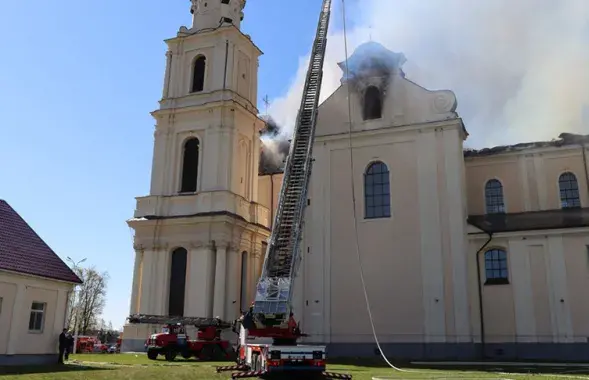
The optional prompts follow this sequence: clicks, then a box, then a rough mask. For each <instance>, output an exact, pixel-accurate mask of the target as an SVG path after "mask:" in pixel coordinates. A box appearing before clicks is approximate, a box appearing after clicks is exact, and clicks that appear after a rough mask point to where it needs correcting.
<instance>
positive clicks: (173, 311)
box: [168, 248, 188, 317]
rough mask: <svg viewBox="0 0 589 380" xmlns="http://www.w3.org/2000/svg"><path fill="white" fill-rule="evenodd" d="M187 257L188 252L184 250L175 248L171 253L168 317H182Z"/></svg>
mask: <svg viewBox="0 0 589 380" xmlns="http://www.w3.org/2000/svg"><path fill="white" fill-rule="evenodd" d="M187 256H188V252H187V251H186V249H184V248H176V249H175V250H174V252H172V265H171V268H170V293H169V300H168V314H169V315H170V316H176V317H183V316H184V296H185V292H186V260H187Z"/></svg>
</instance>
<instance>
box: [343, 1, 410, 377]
mask: <svg viewBox="0 0 589 380" xmlns="http://www.w3.org/2000/svg"><path fill="white" fill-rule="evenodd" d="M342 14H343V21H344V25H343V26H344V49H345V53H346V79H347V80H349V79H350V72H349V70H350V69H349V65H348V37H347V30H346V2H345V0H342ZM347 89H348V123H349V128H350V129H349V133H348V136H349V146H350V167H351V171H352V172H351V174H350V180H351V184H352V208H353V212H354V231H355V237H356V256H357V258H358V267H359V268H360V279H361V280H362V290H363V291H364V300H365V301H366V310H367V311H368V318H369V320H370V326H371V327H372V335H373V337H374V341H375V342H376V346H377V347H378V351H379V352H380V356H382V358H383V359H384V361H385V362H386V363H387V364H388V365H389V367H391V368H392V369H394V370H396V371H400V372H414V371H407V370H404V369H401V368H397V367H395V366H394V365H393V364H392V363H391V362H390V361H389V360H388V359H387V357H386V355H385V354H384V352H383V351H382V348H381V346H380V342H379V341H378V336H377V335H376V328H375V327H374V320H373V318H372V311H371V310H370V301H369V299H368V293H367V291H366V283H365V281H364V269H363V268H362V258H361V256H360V243H359V238H358V220H357V218H356V191H355V187H354V152H353V149H352V103H351V97H350V86H349V84H348V85H347ZM380 379H384V378H383V377H380Z"/></svg>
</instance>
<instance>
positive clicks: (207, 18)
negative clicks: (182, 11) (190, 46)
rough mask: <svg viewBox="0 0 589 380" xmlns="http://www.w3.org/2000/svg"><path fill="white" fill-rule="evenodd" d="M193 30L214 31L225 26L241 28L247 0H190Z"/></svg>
mask: <svg viewBox="0 0 589 380" xmlns="http://www.w3.org/2000/svg"><path fill="white" fill-rule="evenodd" d="M190 1H191V3H192V5H191V7H190V13H192V29H194V30H196V31H200V30H204V29H213V28H216V27H218V26H219V25H223V24H232V25H234V26H235V27H236V28H237V29H239V28H240V24H241V21H242V20H243V8H244V7H245V0H190Z"/></svg>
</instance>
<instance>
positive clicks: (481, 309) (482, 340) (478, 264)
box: [476, 231, 493, 359]
mask: <svg viewBox="0 0 589 380" xmlns="http://www.w3.org/2000/svg"><path fill="white" fill-rule="evenodd" d="M485 233H486V234H487V235H489V239H488V240H487V241H486V242H485V244H483V246H482V247H481V248H479V250H478V251H477V254H476V261H477V288H478V293H479V323H480V325H481V359H484V358H485V316H484V314H483V288H482V285H481V264H480V261H479V254H480V253H481V252H482V251H483V250H484V249H485V248H487V245H489V243H490V242H491V240H492V239H493V233H492V232H487V231H485Z"/></svg>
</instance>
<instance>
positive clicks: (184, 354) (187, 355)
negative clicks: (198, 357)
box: [181, 349, 192, 360]
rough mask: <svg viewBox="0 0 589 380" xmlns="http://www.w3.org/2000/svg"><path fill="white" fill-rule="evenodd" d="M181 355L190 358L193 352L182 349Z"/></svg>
mask: <svg viewBox="0 0 589 380" xmlns="http://www.w3.org/2000/svg"><path fill="white" fill-rule="evenodd" d="M181 355H182V357H183V358H184V359H186V360H188V359H190V358H191V357H192V352H190V350H188V349H186V350H183V351H182V353H181Z"/></svg>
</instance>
